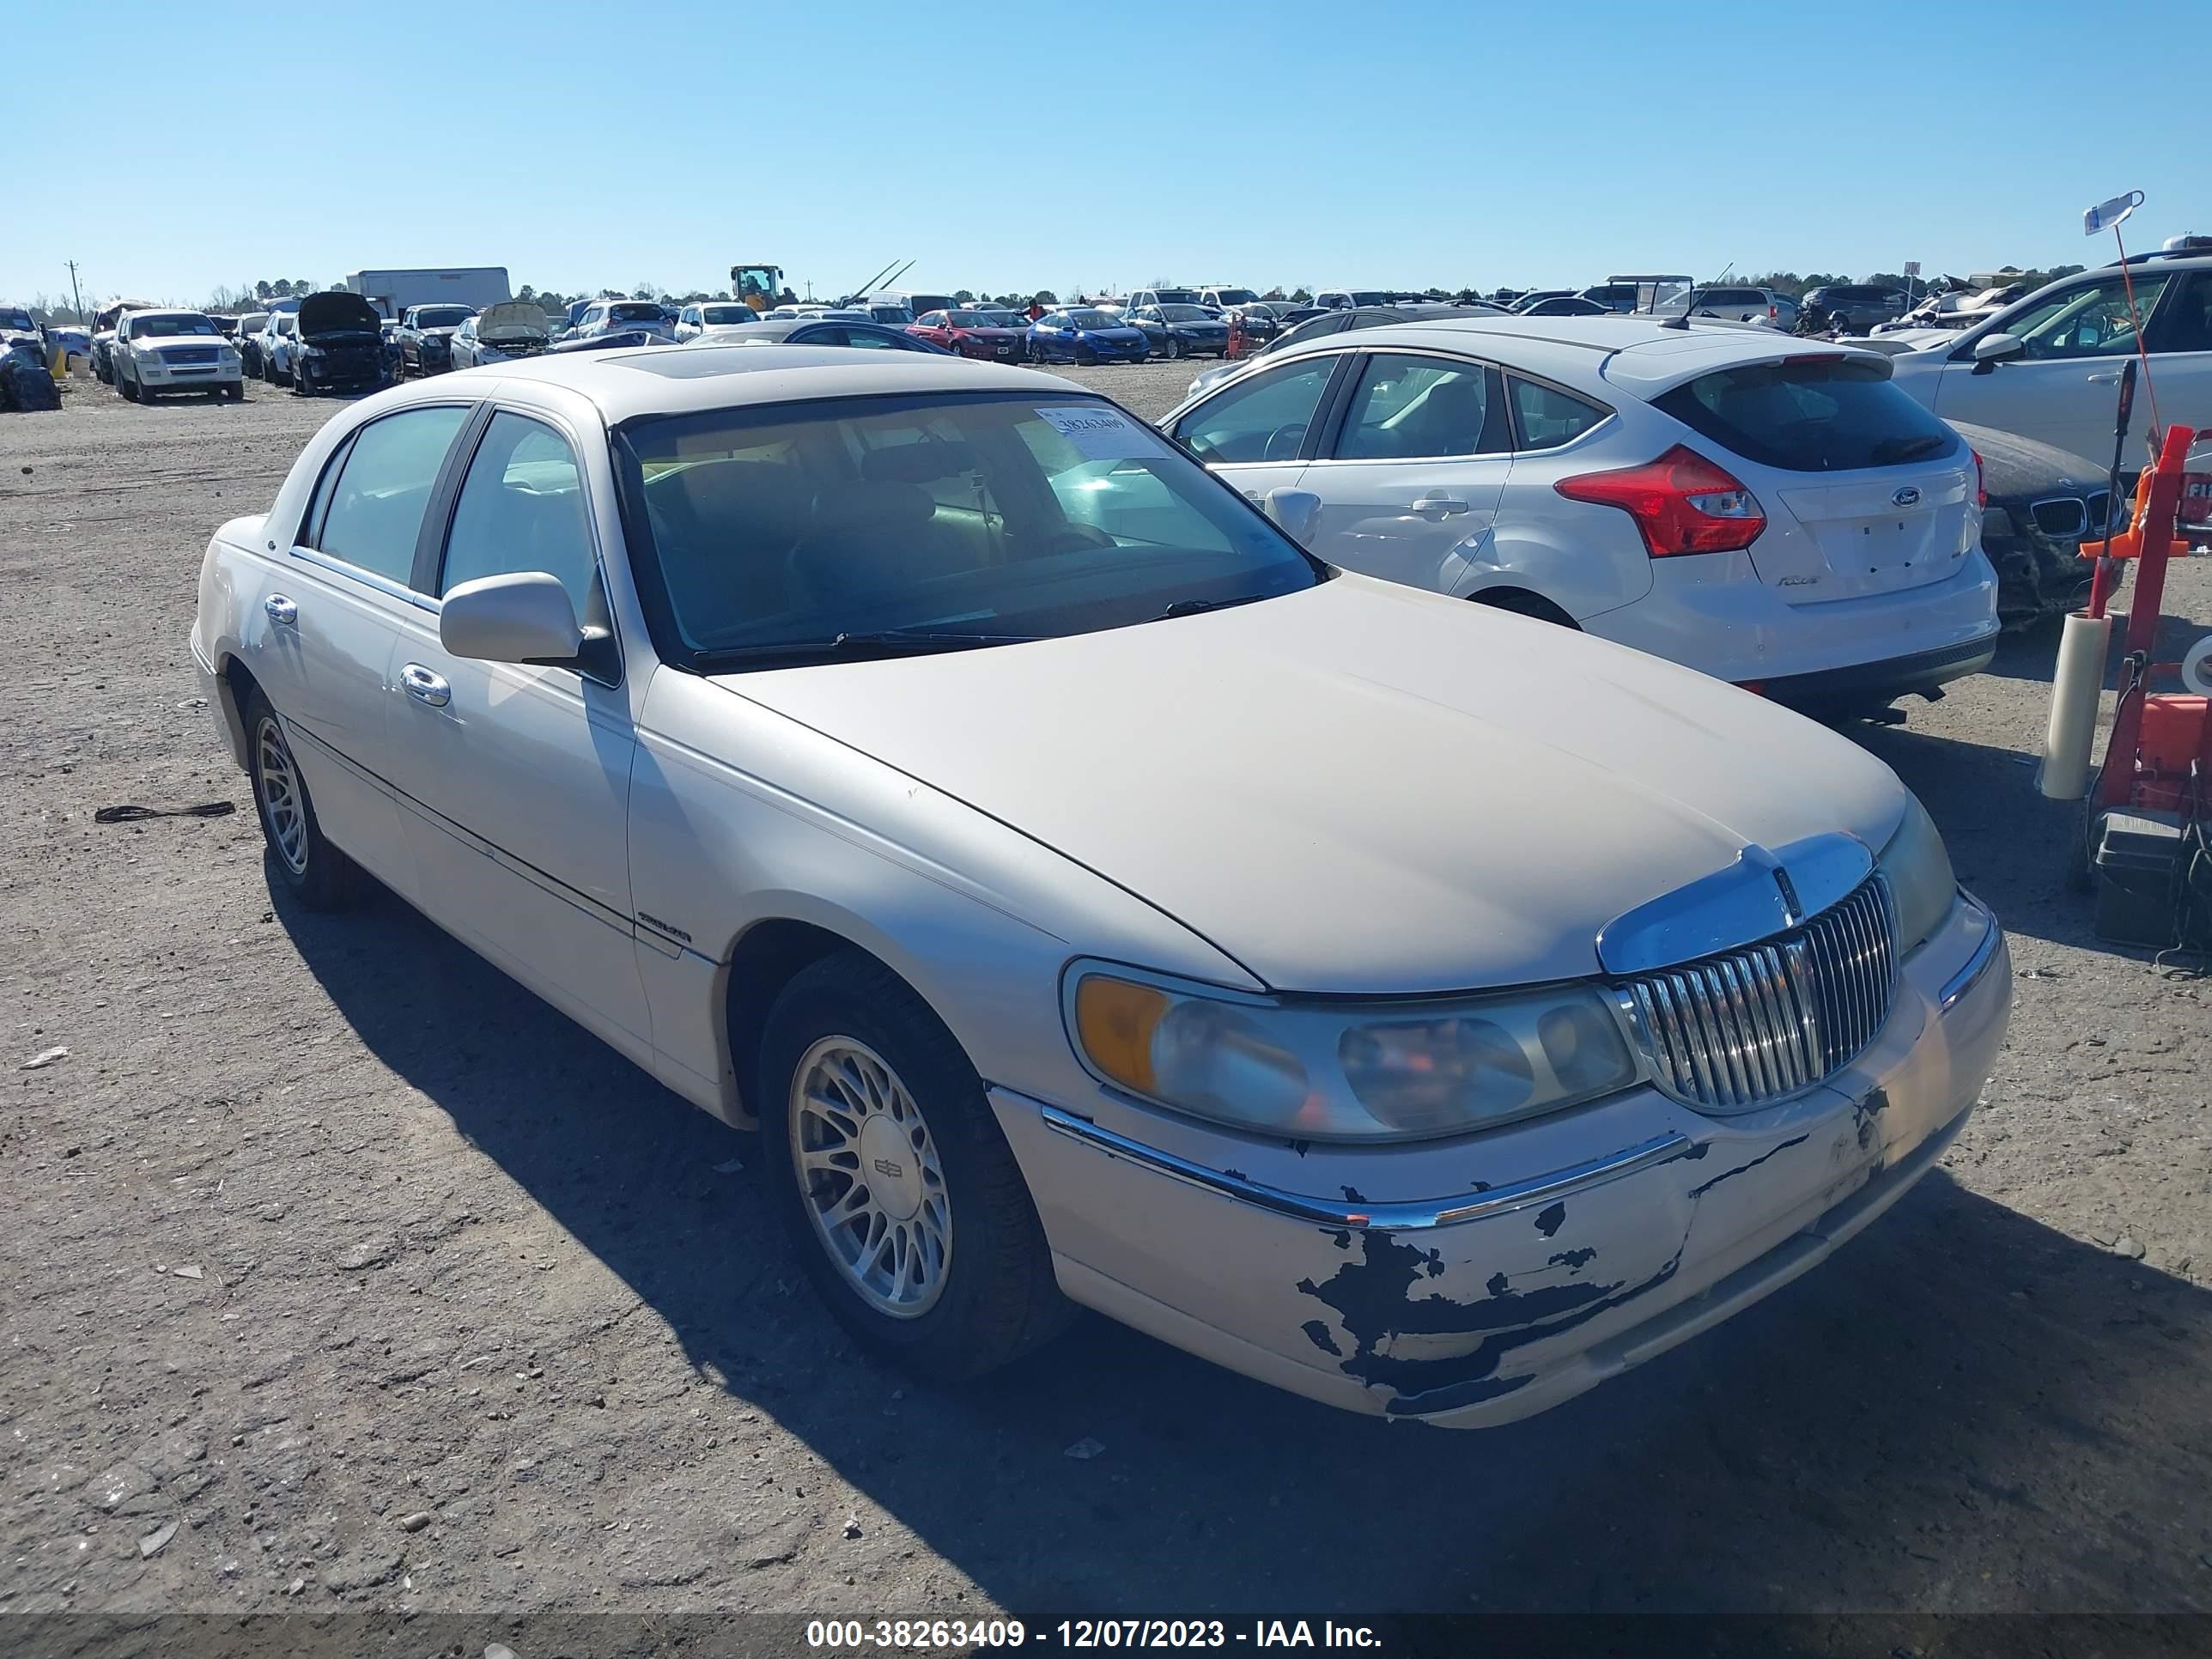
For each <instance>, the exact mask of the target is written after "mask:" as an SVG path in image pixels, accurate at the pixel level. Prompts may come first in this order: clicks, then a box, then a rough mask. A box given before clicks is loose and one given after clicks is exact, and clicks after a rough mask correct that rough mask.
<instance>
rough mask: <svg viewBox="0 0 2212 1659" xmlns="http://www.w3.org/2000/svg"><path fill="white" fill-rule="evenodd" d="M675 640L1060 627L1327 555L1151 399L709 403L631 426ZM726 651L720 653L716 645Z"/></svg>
mask: <svg viewBox="0 0 2212 1659" xmlns="http://www.w3.org/2000/svg"><path fill="white" fill-rule="evenodd" d="M617 453H618V454H619V455H620V458H621V460H622V463H623V482H624V488H625V490H626V493H627V494H628V495H629V501H630V502H631V505H632V513H633V519H634V521H641V522H642V524H643V526H645V528H646V530H647V532H648V533H647V535H646V536H645V537H643V538H640V539H641V540H644V541H647V542H648V543H649V547H648V548H647V550H646V551H645V552H644V553H643V554H642V555H641V556H640V557H639V559H638V577H639V582H640V586H641V589H642V590H643V591H644V592H645V594H646V598H647V605H648V609H649V611H650V612H651V613H652V620H653V634H654V639H655V642H656V644H658V645H659V647H660V650H661V654H662V655H663V657H664V658H666V659H670V660H673V661H678V662H684V661H687V660H688V661H689V663H690V665H691V666H693V667H695V668H700V669H702V670H704V671H709V672H711V671H714V670H715V668H716V667H717V666H734V665H737V664H738V662H739V661H743V660H750V659H754V658H757V657H767V658H769V659H775V656H776V653H778V652H779V651H781V652H783V653H784V654H785V657H786V659H788V658H789V657H792V656H799V657H805V656H806V655H808V654H813V653H819V654H822V655H829V654H832V653H834V652H835V651H836V648H837V647H836V645H835V643H834V642H835V641H836V639H837V636H838V635H841V634H869V635H878V634H880V633H882V632H884V631H886V630H893V631H902V632H915V633H922V634H927V635H932V636H936V637H939V638H942V637H945V636H953V637H956V638H975V637H977V636H994V637H999V638H1006V637H1019V638H1038V637H1060V636H1064V635H1074V634H1085V633H1091V632H1093V631H1095V630H1097V629H1104V628H1120V627H1124V626H1127V625H1128V624H1130V623H1141V622H1146V621H1148V620H1151V619H1152V618H1156V617H1160V616H1162V615H1163V614H1164V612H1165V611H1166V610H1167V608H1168V607H1169V606H1170V605H1177V604H1198V605H1204V604H1220V603H1225V602H1235V601H1240V600H1244V599H1267V598H1272V597H1273V596H1275V595H1277V594H1281V593H1288V592H1296V591H1297V590H1300V589H1303V588H1307V587H1310V586H1314V585H1315V583H1316V582H1318V581H1320V580H1322V577H1323V574H1324V568H1323V567H1321V566H1319V565H1317V564H1316V563H1315V562H1313V561H1311V560H1310V559H1308V558H1307V557H1306V556H1305V555H1304V554H1303V553H1301V552H1299V551H1298V550H1297V548H1296V547H1295V546H1293V545H1292V544H1291V543H1290V542H1289V541H1288V540H1286V539H1285V538H1284V537H1283V535H1282V534H1281V533H1280V532H1279V531H1277V530H1276V529H1275V527H1274V526H1273V525H1272V524H1270V523H1269V522H1268V521H1267V520H1266V519H1265V518H1263V517H1261V515H1260V514H1259V513H1256V512H1255V511H1254V510H1253V509H1252V508H1251V507H1249V506H1247V505H1246V504H1245V503H1244V502H1243V501H1240V500H1239V499H1238V498H1237V495H1236V493H1235V492H1234V491H1232V490H1231V489H1228V488H1226V487H1225V486H1224V485H1223V484H1221V483H1219V482H1218V481H1217V480H1215V479H1214V478H1212V477H1210V476H1209V475H1208V474H1207V473H1206V471H1205V470H1204V469H1203V468H1201V467H1200V466H1199V465H1197V464H1196V463H1195V462H1194V461H1193V460H1191V459H1189V457H1188V456H1186V455H1184V454H1182V453H1181V452H1180V451H1178V450H1176V449H1175V448H1174V447H1171V446H1170V445H1169V444H1167V443H1166V442H1164V441H1162V440H1161V439H1160V437H1159V436H1158V435H1157V434H1155V433H1154V432H1152V430H1151V429H1150V428H1147V427H1146V426H1145V425H1144V424H1143V423H1142V422H1139V421H1138V420H1136V419H1135V418H1134V417H1133V416H1128V415H1126V414H1124V413H1123V412H1122V411H1121V410H1119V409H1117V408H1115V406H1114V405H1112V404H1108V403H1105V402H1103V401H1100V400H1098V399H1095V398H1080V397H1078V396H1073V395H1070V396H1065V397H1062V396H1054V395H1050V394H1048V395H1047V396H1046V397H1044V398H1036V397H1033V396H1002V395H997V394H980V395H969V396H958V395H947V394H943V393H930V394H922V395H917V396H908V397H896V398H843V399H837V400H825V401H823V402H820V403H809V404H803V405H798V406H792V405H781V406H769V407H762V408H752V409H735V410H713V411H709V412H707V413H704V414H700V415H684V416H663V417H659V418H654V419H648V420H642V421H633V422H628V423H626V424H625V425H624V426H623V428H621V429H620V433H619V436H618V443H617ZM720 653H729V654H728V656H727V657H726V659H724V660H722V661H720V662H718V660H717V659H718V654H720Z"/></svg>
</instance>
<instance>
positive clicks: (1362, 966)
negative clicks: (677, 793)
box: [720, 575, 1904, 994]
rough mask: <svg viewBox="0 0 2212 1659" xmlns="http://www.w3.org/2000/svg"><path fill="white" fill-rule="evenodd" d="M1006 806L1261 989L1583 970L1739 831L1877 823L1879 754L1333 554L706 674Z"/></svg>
mask: <svg viewBox="0 0 2212 1659" xmlns="http://www.w3.org/2000/svg"><path fill="white" fill-rule="evenodd" d="M720 684H723V685H724V686H725V687H726V689H728V690H731V691H732V692H733V693H735V694H737V695H739V696H744V697H747V698H750V699H751V700H753V701H755V702H759V703H762V704H764V705H766V706H767V707H769V708H774V709H776V710H778V711H779V712H781V713H782V714H786V715H787V716H789V717H790V718H792V719H793V720H798V721H800V722H801V723H803V724H804V725H805V726H810V727H811V728H813V729H815V730H816V731H817V732H822V733H823V734H825V735H827V736H829V737H830V738H835V739H836V740H837V741H839V742H841V743H843V744H848V745H849V746H851V747H852V748H854V749H856V750H860V751H862V752H864V753H866V754H867V755H869V756H871V757H874V758H875V759H877V760H879V761H881V762H883V763H886V764H888V765H890V766H892V767H895V768H896V769H899V770H900V771H902V772H904V773H906V774H907V775H909V776H912V777H914V778H915V779H917V780H919V781H921V782H923V783H926V784H928V785H930V786H931V787H934V788H937V789H939V790H941V791H944V792H945V793H947V794H950V795H952V796H954V797H956V798H957V799H961V800H963V801H965V802H966V803H968V804H969V805H971V806H972V807H974V808H975V810H977V811H981V812H984V813H986V814H987V815H989V816H990V817H994V818H997V819H999V820H1000V821H1001V822H1003V823H1007V824H1009V825H1011V826H1012V827H1013V828H1014V829H1018V830H1020V831H1022V832H1023V833H1024V834H1025V835H1027V836H1030V837H1032V838H1033V839H1035V840H1036V841H1038V842H1042V843H1043V844H1044V845H1045V846H1048V847H1049V848H1054V849H1055V850H1057V851H1058V852H1059V853H1060V854H1063V855H1064V856H1066V858H1068V859H1071V860H1073V861H1074V862H1076V863H1078V864H1079V865H1082V866H1086V867H1087V868H1089V869H1091V870H1092V871H1094V872H1097V873H1098V874H1099V875H1101V876H1103V877H1104V878H1106V879H1108V880H1109V881H1111V882H1114V883H1115V884H1118V885H1120V886H1121V887H1123V888H1125V889H1127V890H1129V891H1131V892H1133V893H1134V894H1136V895H1137V896H1139V897H1140V898H1142V899H1144V900H1146V901H1147V902H1150V903H1152V905H1154V906H1156V907H1158V908H1159V909H1161V910H1162V911H1164V912H1165V913H1166V914H1168V915H1171V916H1174V917H1175V918H1176V919H1177V920H1178V921H1181V922H1182V924H1183V925H1184V926H1186V927H1188V928H1190V929H1191V930H1192V931H1193V932H1194V933H1197V934H1199V935H1200V936H1201V937H1203V938H1204V939H1206V940H1208V941H1209V942H1210V943H1212V945H1215V946H1216V947H1217V948H1218V949H1219V950H1221V951H1225V953H1227V954H1228V955H1229V956H1231V957H1234V958H1236V959H1237V961H1238V962H1239V963H1242V964H1243V965H1244V966H1245V967H1246V968H1247V969H1249V971H1250V972H1251V973H1252V974H1253V975H1254V976H1255V978H1256V979H1258V980H1259V981H1261V982H1263V983H1265V984H1267V985H1268V986H1271V987H1275V988H1277V989H1282V990H1302V991H1316V992H1344V993H1366V994H1393V993H1418V992H1434V991H1445V990H1457V989H1468V988H1474V987H1483V986H1492V985H1505V984H1514V983H1522V982H1530V981H1545V980H1553V979H1566V978H1575V977H1580V976H1583V975H1590V974H1594V973H1595V972H1596V971H1597V969H1598V960H1597V953H1596V948H1595V939H1596V935H1597V933H1598V932H1599V930H1600V929H1601V927H1603V926H1604V925H1605V924H1606V923H1607V921H1611V920H1613V918H1614V917H1616V916H1619V915H1622V914H1623V913H1624V912H1626V911H1628V910H1630V909H1632V908H1636V907H1637V906H1638V905H1641V904H1644V903H1645V902H1648V901H1650V900H1651V899H1653V898H1656V897H1657V896H1660V895H1662V894H1664V893H1668V892H1671V891H1672V890H1674V889H1676V888H1678V887H1680V886H1683V885H1686V884H1688V883H1690V882H1692V881H1694V880H1696V879H1698V878H1700V877H1702V876H1705V875H1709V874H1711V873H1712V872H1715V871H1717V870H1721V869H1723V868H1726V867H1728V866H1731V865H1733V864H1734V863H1735V861H1736V859H1737V857H1738V854H1739V853H1740V852H1741V849H1742V848H1744V847H1745V846H1746V845H1747V844H1751V843H1758V844H1759V845H1763V846H1765V847H1767V848H1778V847H1784V846H1786V845H1788V844H1789V843H1790V842H1794V841H1796V840H1799V839H1802V838H1803V837H1805V836H1813V835H1817V834H1821V833H1824V832H1829V831H1833V830H1836V829H1845V830H1849V831H1850V832H1852V833H1854V834H1857V836H1860V838H1861V839H1863V840H1864V841H1866V842H1868V843H1869V845H1870V846H1872V847H1874V848H1880V846H1881V844H1882V842H1883V841H1884V840H1886V839H1887V836H1888V835H1889V834H1890V833H1891V832H1892V831H1893V829H1895V827H1896V825H1897V823H1898V821H1899V817H1900V815H1901V814H1902V812H1903V810H1904V797H1903V794H1902V792H1901V790H1900V787H1899V784H1898V782H1897V781H1896V779H1895V778H1894V777H1893V775H1891V774H1890V771H1889V769H1887V767H1886V766H1884V765H1882V764H1881V763H1880V762H1879V761H1877V760H1875V759H1874V758H1873V757H1871V756H1869V755H1868V754H1867V753H1866V752H1865V751H1864V750H1862V749H1860V748H1858V747H1857V745H1856V744H1851V743H1850V742H1848V741H1846V740H1845V739H1844V738H1840V737H1838V736H1837V735H1836V734H1835V733H1833V732H1829V731H1828V730H1826V728H1825V727H1822V726H1816V725H1814V723H1812V722H1811V721H1809V720H1804V719H1802V717H1800V716H1798V715H1796V714H1790V712H1788V711H1787V710H1785V709H1783V708H1779V707H1778V706H1776V705H1774V704H1772V703H1769V702H1765V701H1764V700H1763V699H1760V698H1759V697H1756V696H1753V695H1752V694H1750V693H1748V692H1746V691H1741V690H1736V689H1735V687H1733V686H1730V685H1728V684H1723V682H1720V681H1717V680H1714V679H1710V678H1706V677H1705V676H1703V675H1700V674H1697V673H1694V672H1692V671H1690V670H1688V669H1686V668H1681V667H1679V666H1677V665H1674V664H1671V663H1668V662H1663V661H1662V660H1660V659H1657V658H1654V657H1648V656H1644V655H1643V654H1641V653H1637V652H1632V651H1630V650H1627V649H1626V648H1625V647H1619V646H1615V645H1612V644H1609V643H1607V642H1606V641H1600V640H1595V639H1593V638H1590V637H1589V636H1588V635H1581V634H1576V633H1573V632H1571V631H1568V630H1565V629H1559V628H1556V627H1553V626H1552V625H1550V624H1548V623H1537V622H1533V621H1529V620H1528V619H1526V618H1522V617H1513V616H1510V615H1507V614H1505V613H1504V612H1500V611H1489V610H1485V609H1479V608H1477V607H1475V606H1473V605H1467V604H1465V603H1464V602H1462V601H1459V600H1453V599H1444V598H1442V597H1440V596H1437V595H1434V594H1428V593H1423V592H1419V591H1417V590H1414V589H1412V588H1407V587H1403V586H1395V585H1392V584H1388V583H1383V582H1379V581H1373V580H1368V579H1366V578H1364V577H1358V576H1351V575H1343V576H1340V577H1338V578H1337V579H1335V580H1332V581H1329V582H1327V583H1324V584H1323V585H1322V586H1319V587H1316V588H1315V589H1312V590H1311V591H1310V592H1304V593H1300V594H1296V595H1292V596H1289V597H1286V598H1283V599H1273V600H1268V601H1265V602H1262V603H1259V604H1254V605H1240V606H1236V607H1233V608H1231V609H1229V610H1225V611H1212V612H1208V613H1206V614H1203V615H1200V616H1194V617H1179V618H1176V619H1174V620H1172V621H1166V622H1159V623H1150V624H1147V625H1144V626H1139V627H1130V628H1120V629H1108V630H1105V631H1103V632H1100V633H1095V634H1086V635H1078V636H1076V637H1074V638H1072V639H1063V640H1052V641H1037V642H1036V643H1032V644H1027V645H1014V646H1003V647H993V648H987V649H983V650H977V651H969V652H958V653H950V654H945V655H939V656H933V657H924V658H907V659H894V660H889V661H880V662H866V663H852V664H845V665H819V666H809V667H803V668H795V669H783V670H775V671H757V672H753V673H748V674H742V675H735V676H726V677H723V678H722V679H721V680H720Z"/></svg>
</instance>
